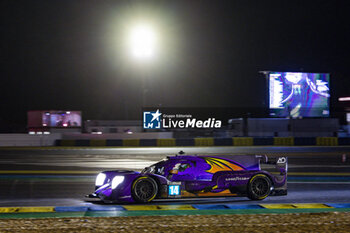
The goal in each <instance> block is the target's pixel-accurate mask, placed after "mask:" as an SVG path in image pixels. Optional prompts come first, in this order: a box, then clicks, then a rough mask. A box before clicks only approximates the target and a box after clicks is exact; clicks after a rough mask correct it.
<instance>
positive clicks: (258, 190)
mask: <svg viewBox="0 0 350 233" xmlns="http://www.w3.org/2000/svg"><path fill="white" fill-rule="evenodd" d="M270 192H271V180H270V179H269V178H268V177H267V176H266V175H264V174H257V175H255V176H253V177H252V178H251V179H250V181H249V184H248V197H249V198H250V199H252V200H263V199H265V198H266V197H267V196H268V195H269V194H270Z"/></svg>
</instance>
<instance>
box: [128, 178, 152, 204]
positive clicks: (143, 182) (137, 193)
mask: <svg viewBox="0 0 350 233" xmlns="http://www.w3.org/2000/svg"><path fill="white" fill-rule="evenodd" d="M157 192H158V185H157V182H156V181H155V180H154V179H152V178H150V177H147V176H142V177H139V178H137V179H136V180H135V181H134V183H133V185H132V190H131V193H132V196H133V198H134V199H135V201H136V202H139V203H147V202H150V201H152V200H153V199H154V198H155V197H156V195H157Z"/></svg>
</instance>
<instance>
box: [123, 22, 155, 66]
mask: <svg viewBox="0 0 350 233" xmlns="http://www.w3.org/2000/svg"><path fill="white" fill-rule="evenodd" d="M129 41H130V47H131V52H132V55H133V56H134V57H136V58H138V59H149V58H152V57H153V56H154V52H155V44H156V35H155V33H154V31H153V30H152V28H151V27H149V26H148V25H139V26H136V27H135V28H133V29H132V30H131V31H130V37H129Z"/></svg>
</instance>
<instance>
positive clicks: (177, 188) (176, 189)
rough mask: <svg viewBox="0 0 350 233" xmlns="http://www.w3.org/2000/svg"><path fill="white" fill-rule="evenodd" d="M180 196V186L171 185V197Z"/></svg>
mask: <svg viewBox="0 0 350 233" xmlns="http://www.w3.org/2000/svg"><path fill="white" fill-rule="evenodd" d="M177 195H180V185H169V196H177Z"/></svg>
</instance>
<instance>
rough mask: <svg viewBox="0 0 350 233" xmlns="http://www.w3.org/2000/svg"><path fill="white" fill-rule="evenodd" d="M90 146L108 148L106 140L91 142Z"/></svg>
mask: <svg viewBox="0 0 350 233" xmlns="http://www.w3.org/2000/svg"><path fill="white" fill-rule="evenodd" d="M90 146H106V140H90Z"/></svg>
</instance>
